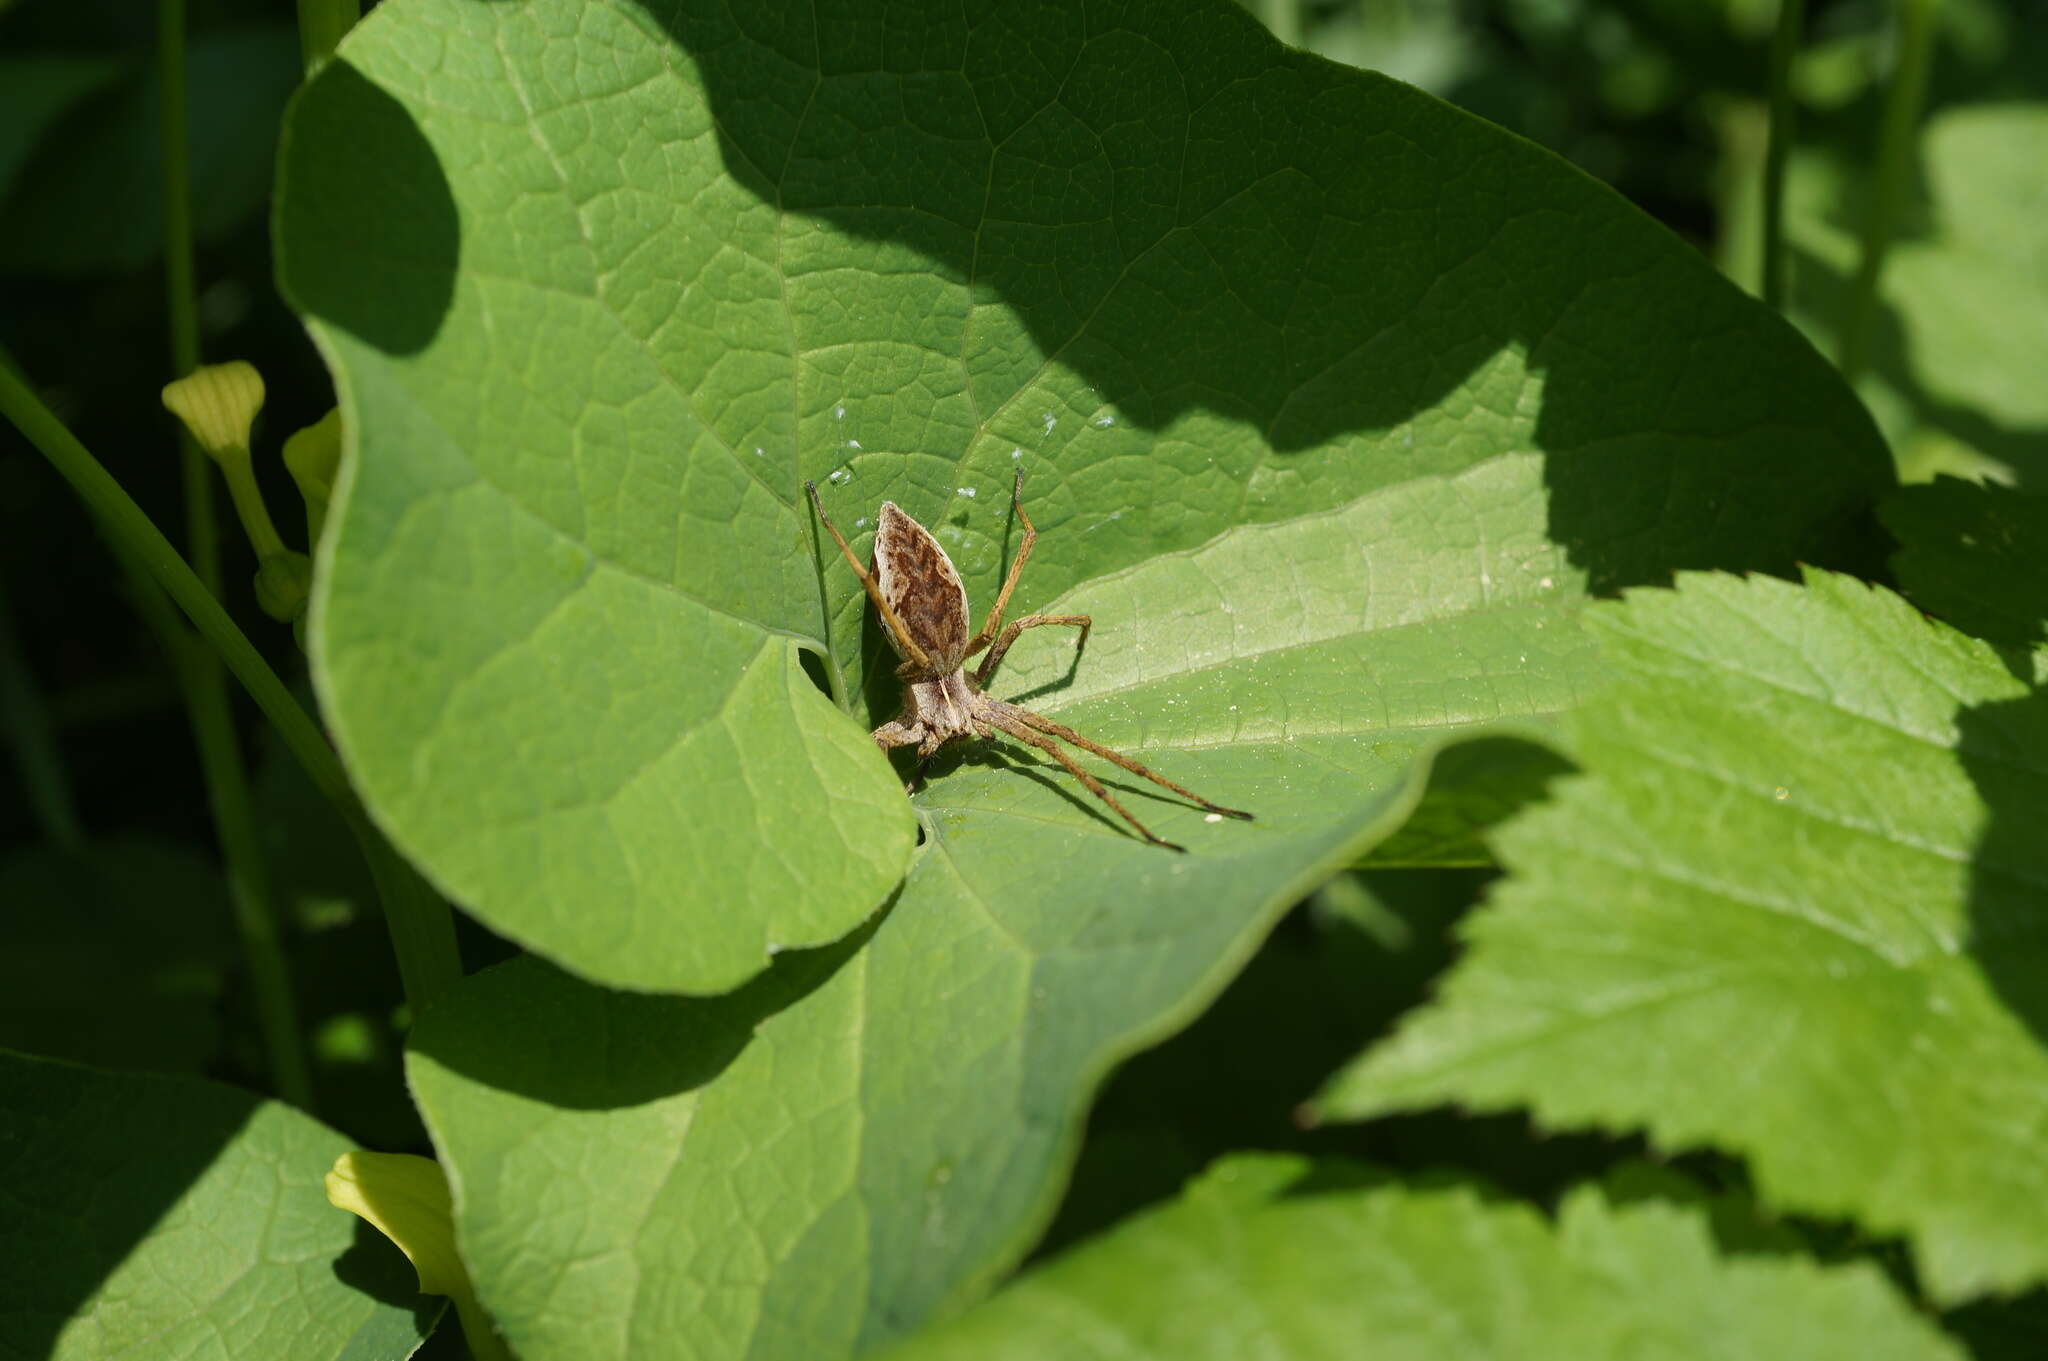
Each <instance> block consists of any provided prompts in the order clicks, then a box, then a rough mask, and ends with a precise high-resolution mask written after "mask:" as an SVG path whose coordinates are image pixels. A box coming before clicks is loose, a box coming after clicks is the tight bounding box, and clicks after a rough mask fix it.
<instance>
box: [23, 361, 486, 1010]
mask: <svg viewBox="0 0 2048 1361" xmlns="http://www.w3.org/2000/svg"><path fill="white" fill-rule="evenodd" d="M0 413H4V414H5V415H6V416H7V418H8V419H9V420H10V421H12V422H13V423H14V425H15V427H16V428H17V429H19V430H20V431H21V433H22V434H23V435H25V436H26V437H27V438H28V441H29V443H30V444H33V445H34V446H35V447H36V448H37V450H39V451H40V452H41V453H42V455H43V457H45V458H47V459H48V460H49V461H50V463H51V465H52V466H54V467H55V468H56V469H57V471H58V472H59V473H60V474H62V475H63V477H64V480H65V481H67V482H69V483H70V484H71V486H72V489H73V490H74V491H76V492H77V493H78V495H79V496H80V498H81V499H83V500H84V502H85V504H86V508H87V509H88V510H89V511H90V512H91V513H92V515H93V516H94V518H95V519H96V520H97V521H98V522H99V524H100V525H101V527H102V529H103V530H104V531H105V533H106V534H107V536H108V539H109V540H110V541H111V542H112V543H114V544H115V545H116V546H117V550H118V551H120V552H122V553H124V554H126V555H127V556H128V557H129V558H130V559H131V560H133V561H134V562H135V564H136V565H137V567H138V569H139V570H141V571H142V572H144V573H146V574H147V575H148V576H149V577H150V578H151V579H152V580H154V581H155V582H156V583H157V585H159V586H161V587H162V588H163V589H164V591H165V593H167V594H168V595H169V596H170V597H171V599H172V600H173V601H174V602H175V603H176V604H177V606H178V608H179V609H181V610H183V611H184V612H185V615H186V617H187V618H188V619H190V620H191V621H192V623H193V626H194V627H196V628H197V629H198V630H199V634H200V636H201V637H202V638H203V639H205V641H206V642H207V643H208V644H210V645H211V646H212V647H213V649H214V650H215V651H216V652H217V653H218V654H219V655H220V657H221V659H222V660H223V661H225V662H226V663H227V668H228V670H229V671H231V672H233V673H234V675H235V678H236V679H237V680H239V681H241V682H242V685H243V686H244V687H245V688H246V689H247V690H248V692H249V697H250V698H251V699H253V700H255V701H256V707H257V708H259V709H261V710H262V711H263V715H264V717H266V718H268V719H269V720H270V722H271V725H272V726H273V727H275V728H276V729H277V732H278V736H279V737H281V738H282V739H283V740H284V744H285V746H286V747H287V748H288V749H289V750H290V751H291V753H292V755H293V756H295V757H297V758H298V761H299V763H300V764H301V765H302V766H304V767H305V769H306V774H307V775H308V776H309V777H310V778H311V779H312V781H313V784H314V786H315V787H316V788H317V789H319V790H320V792H321V793H322V794H325V795H326V796H327V798H328V800H329V801H330V802H331V803H333V804H334V806H335V807H336V808H338V809H340V810H341V812H342V814H343V815H344V816H345V817H346V818H347V819H348V823H349V827H350V828H351V830H353V831H354V832H355V833H356V836H357V839H358V840H359V841H361V842H363V845H364V854H365V856H366V857H368V858H369V859H370V862H371V866H372V868H373V869H375V868H376V866H377V864H378V862H379V861H378V858H379V857H380V856H381V857H387V858H395V857H396V853H395V852H394V851H392V850H391V848H390V847H389V845H387V844H386V843H385V842H384V840H383V838H382V836H381V835H379V834H378V832H377V831H376V829H375V828H373V827H372V826H371V825H370V823H369V820H368V818H367V816H366V815H365V814H364V813H363V811H362V808H361V806H360V805H359V804H358V803H357V802H356V797H355V792H354V791H353V790H351V789H350V788H349V784H348V777H347V776H346V775H344V774H343V773H342V769H341V762H340V761H338V760H337V759H336V758H335V755H334V751H333V749H332V748H330V747H329V746H328V745H327V738H326V736H325V735H324V734H323V733H322V732H321V731H320V728H319V726H318V725H317V724H315V723H314V722H313V720H312V718H311V717H310V716H308V715H307V713H306V711H305V710H304V709H302V708H300V707H299V703H298V701H297V700H295V699H293V698H292V694H291V691H289V690H287V689H286V688H285V684H284V682H283V681H282V680H280V679H278V676H277V673H276V672H274V671H272V670H271V669H270V666H269V664H268V663H266V662H265V661H264V660H263V657H262V654H260V653H258V652H257V651H256V649H255V647H254V646H253V645H252V644H251V643H250V642H249V640H248V638H247V637H246V636H245V635H244V634H243V633H242V631H241V630H240V629H238V628H236V627H235V622H234V620H232V619H230V618H229V617H228V615H227V611H225V610H223V609H222V608H221V605H220V602H219V601H218V600H216V599H215V598H214V597H213V596H212V595H210V594H209V593H208V592H207V590H206V588H205V586H204V585H202V584H201V583H200V580H199V578H198V577H197V576H196V575H194V573H193V571H192V569H191V567H190V566H188V565H187V564H186V562H185V560H184V559H183V558H181V557H179V556H178V551H177V549H175V548H173V547H172V546H171V543H170V540H168V539H166V538H165V537H164V536H163V533H162V531H160V530H159V529H158V528H157V527H156V525H155V524H153V523H152V522H151V521H150V518H149V517H148V516H147V515H145V514H143V512H142V507H140V506H138V505H136V504H135V502H134V501H133V500H132V499H131V498H130V497H129V495H128V493H127V492H125V491H123V490H122V488H121V484H120V483H118V482H116V481H115V480H114V478H113V476H112V475H111V474H110V473H108V472H107V470H106V469H105V468H104V467H102V466H101V465H100V463H99V460H97V459H95V458H94V457H93V456H92V454H91V453H90V452H89V451H88V450H87V449H86V447H85V446H84V445H83V444H81V443H79V441H78V437H77V436H76V435H74V434H72V433H71V431H70V430H68V429H66V428H65V426H64V423H63V422H61V421H59V420H58V419H57V417H56V415H55V414H54V413H52V412H51V410H50V409H49V407H47V406H45V405H44V404H43V402H42V401H41V399H39V398H38V397H37V396H36V395H35V394H34V393H33V392H31V391H30V390H29V388H28V386H27V384H25V383H23V382H22V381H21V380H20V379H19V378H17V377H16V376H15V375H13V374H12V373H9V372H7V371H5V370H4V369H0ZM408 873H409V871H408ZM385 881H392V882H396V880H395V879H394V876H392V875H391V874H390V873H389V872H388V868H387V872H386V873H385V874H383V875H380V877H379V882H380V883H382V882H385ZM399 889H400V891H398V892H396V893H393V894H390V895H387V896H386V897H385V898H384V913H385V917H386V920H387V923H388V926H389V929H390V931H391V940H392V945H393V947H394V948H395V949H396V950H397V951H398V952H399V961H398V964H399V973H400V974H401V976H402V977H403V978H404V980H405V984H406V1000H407V1001H408V1002H409V1003H410V1004H411V1006H412V1010H413V1014H414V1015H415V1016H418V1015H420V1014H422V1013H423V1012H424V1011H425V1010H426V1008H427V1007H428V1006H430V1005H431V1004H432V1003H433V1002H434V1000H435V999H436V998H438V997H439V996H440V995H441V993H443V992H444V991H446V990H447V989H448V988H450V987H452V986H453V985H454V984H455V982H456V981H457V980H458V979H460V978H461V977H462V962H461V958H460V956H459V954H458V953H457V951H456V946H455V923H454V919H453V918H452V917H451V916H450V914H449V911H448V907H447V904H445V903H443V902H442V901H441V900H440V898H439V897H438V896H436V895H434V894H433V893H432V892H431V891H430V890H426V889H425V886H424V885H421V886H419V889H418V890H417V891H406V889H405V886H404V885H402V884H401V885H400V886H399Z"/></svg>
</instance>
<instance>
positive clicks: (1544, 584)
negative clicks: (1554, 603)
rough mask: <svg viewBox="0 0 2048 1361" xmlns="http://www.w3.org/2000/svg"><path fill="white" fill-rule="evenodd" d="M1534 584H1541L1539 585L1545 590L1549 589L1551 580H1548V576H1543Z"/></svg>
mask: <svg viewBox="0 0 2048 1361" xmlns="http://www.w3.org/2000/svg"><path fill="white" fill-rule="evenodd" d="M1536 584H1537V585H1538V586H1541V587H1542V588H1543V589H1544V590H1546V591H1547V590H1549V589H1550V585H1551V582H1550V578H1549V577H1545V578H1543V580H1541V581H1539V582H1537V583H1536Z"/></svg>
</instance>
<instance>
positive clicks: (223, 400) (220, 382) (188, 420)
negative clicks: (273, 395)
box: [164, 359, 263, 463]
mask: <svg viewBox="0 0 2048 1361" xmlns="http://www.w3.org/2000/svg"><path fill="white" fill-rule="evenodd" d="M164 406H165V407H166V408H167V409H168V410H169V411H170V413H171V414H172V415H174V416H176V417H177V418H178V419H179V420H181V421H183V422H184V423H185V428H186V429H187V430H189V431H191V432H192V438H193V439H194V440H196V441H198V443H199V447H200V448H201V449H204V450H205V451H206V456H207V457H208V458H211V459H212V460H214V461H215V462H216V463H218V462H221V461H222V460H223V459H225V458H236V457H239V458H240V459H241V460H242V461H243V462H244V463H246V462H247V461H248V458H249V428H250V427H251V426H253V425H254V424H255V423H256V413H257V412H259V411H261V410H262V409H263V375H262V374H260V373H258V372H256V370H255V368H254V366H252V365H249V364H244V363H243V362H242V361H241V360H239V359H238V360H236V361H234V362H233V363H231V364H207V365H204V366H202V367H200V368H198V369H195V370H193V371H192V372H191V373H189V374H187V375H186V376H185V377H183V378H180V379H178V381H176V382H175V383H166V384H165V385H164Z"/></svg>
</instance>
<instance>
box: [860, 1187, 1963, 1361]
mask: <svg viewBox="0 0 2048 1361" xmlns="http://www.w3.org/2000/svg"><path fill="white" fill-rule="evenodd" d="M1963 1355H1964V1353H1963V1351H1962V1349H1961V1348H1960V1347H1958V1346H1957V1345H1956V1344H1955V1343H1953V1342H1952V1341H1950V1340H1949V1339H1947V1338H1944V1337H1943V1336H1942V1335H1941V1334H1940V1332H1939V1331H1938V1330H1937V1329H1935V1327H1934V1326H1933V1325H1932V1324H1930V1323H1929V1322H1927V1320H1925V1319H1923V1318H1921V1317H1919V1316H1918V1315H1917V1314H1916V1313H1915V1312H1914V1310H1913V1307H1912V1305H1911V1304H1909V1303H1908V1302H1907V1301H1906V1300H1905V1299H1903V1298H1902V1297H1901V1296H1900V1295H1899V1294H1898V1293H1897V1292H1896V1291H1895V1290H1894V1289H1893V1288H1892V1286H1891V1284H1890V1283H1889V1282H1888V1281H1886V1280H1885V1278H1884V1276H1883V1274H1882V1273H1881V1272H1879V1271H1878V1270H1877V1269H1876V1267H1874V1266H1872V1265H1869V1264H1859V1265H1855V1266H1849V1267H1834V1268H1821V1267H1817V1266H1815V1265H1814V1264H1813V1263H1811V1262H1806V1261H1799V1260H1795V1259H1792V1258H1789V1257H1762V1256H1758V1257H1731V1256H1723V1255H1721V1254H1720V1253H1718V1252H1717V1251H1716V1250H1715V1245H1714V1241H1713V1237H1712V1235H1711V1234H1710V1232H1709V1230H1708V1225H1707V1220H1706V1216H1705V1215H1704V1214H1702V1213H1700V1212H1699V1211H1698V1210H1696V1209H1694V1208H1692V1207H1690V1206H1680V1205H1673V1204H1670V1203H1667V1202H1659V1201H1643V1202H1639V1203H1636V1204H1632V1205H1624V1206H1616V1205H1613V1204H1610V1203H1609V1201H1608V1199H1607V1198H1606V1197H1605V1196H1604V1195H1603V1194H1602V1193H1601V1192H1599V1191H1597V1190H1594V1189H1591V1188H1584V1189H1580V1190H1578V1191H1575V1192H1573V1193H1572V1194H1571V1195H1570V1196H1569V1197H1568V1198H1567V1199H1566V1200H1565V1202H1564V1205H1563V1207H1562V1208H1561V1210H1560V1212H1559V1214H1558V1220H1557V1223H1556V1224H1555V1225H1552V1224H1551V1223H1549V1222H1548V1221H1547V1220H1545V1218H1544V1217H1543V1216H1542V1215H1539V1214H1537V1213H1536V1212H1535V1211H1534V1210H1532V1209H1531V1208H1529V1207H1527V1206H1523V1205H1515V1204H1501V1203H1489V1201H1488V1200H1487V1199H1485V1198H1484V1197H1483V1196H1482V1195H1481V1194H1479V1193H1478V1192H1477V1191H1476V1190H1475V1188H1472V1187H1469V1186H1450V1187H1437V1188H1432V1189H1428V1190H1422V1189H1411V1188H1408V1187H1404V1186H1401V1185H1399V1184H1395V1183H1390V1182H1386V1181H1384V1180H1382V1179H1381V1178H1378V1177H1375V1176H1373V1175H1372V1174H1370V1173H1367V1172H1365V1171H1364V1170H1363V1169H1358V1168H1353V1167H1347V1166H1344V1165H1341V1164H1335V1165H1331V1164H1324V1165H1318V1164H1314V1163H1310V1162H1308V1161H1306V1160H1303V1159H1297V1158H1282V1157H1266V1158H1250V1157H1246V1158H1236V1159H1232V1160H1231V1161H1229V1162H1225V1163H1222V1164H1220V1165H1218V1166H1217V1167H1216V1168H1214V1169H1212V1170H1211V1171H1210V1172H1209V1173H1208V1175H1207V1176H1205V1177H1204V1178H1203V1179H1202V1180H1201V1181H1199V1182H1197V1183H1195V1184H1194V1185H1193V1186H1191V1187H1190V1188H1189V1189H1188V1191H1187V1192H1186V1193H1185V1194H1184V1195H1183V1197H1182V1198H1181V1199H1180V1200H1179V1201H1178V1202H1177V1203H1175V1204H1173V1205H1171V1206H1169V1207H1167V1208H1165V1209H1162V1210H1159V1211H1157V1212H1155V1213H1152V1214H1148V1215H1146V1216H1145V1217H1143V1218H1142V1219H1139V1220H1136V1221H1134V1222H1132V1223H1129V1224H1127V1225H1125V1226H1123V1227H1122V1228H1119V1229H1117V1230H1116V1231H1115V1232H1113V1233H1110V1234H1108V1235H1106V1236H1104V1237H1103V1238H1101V1239H1099V1240H1097V1241H1095V1242H1093V1243H1090V1244H1088V1245H1087V1246H1085V1247H1083V1248H1080V1249H1078V1250H1076V1251H1074V1252H1072V1253H1070V1254H1068V1255H1067V1256H1065V1257H1063V1258H1061V1259H1059V1260H1058V1261H1056V1262H1054V1263H1052V1264H1051V1265H1049V1266H1046V1267H1043V1268H1041V1269H1040V1270H1038V1271H1035V1272H1032V1273H1031V1274H1030V1275H1028V1276H1026V1277H1024V1278H1023V1279H1021V1280H1019V1281H1018V1282H1016V1283H1015V1284H1014V1285H1011V1286H1009V1287H1008V1288H1007V1289H1005V1290H1003V1291H1002V1293H1000V1294H999V1295H997V1296H996V1297H995V1298H994V1299H991V1300H989V1301H988V1302H987V1303H986V1304H983V1305H981V1306H979V1307H978V1308H976V1309H974V1310H973V1311H971V1312H970V1313H968V1314H967V1315H966V1316H964V1317H962V1318H960V1319H958V1320H957V1321H955V1322H953V1323H951V1324H949V1325H947V1326H944V1327H940V1328H937V1329H934V1330H933V1331H931V1332H929V1333H927V1334H926V1335H924V1336H923V1337H920V1338H917V1339H915V1340H913V1341H912V1342H911V1343H909V1344H908V1345H906V1346H902V1347H898V1348H896V1349H894V1350H892V1351H890V1352H889V1353H888V1356H889V1357H890V1358H892V1361H948V1359H949V1358H958V1359H959V1361H967V1358H974V1361H984V1358H986V1359H987V1361H1001V1359H1002V1358H1007V1357H1015V1358H1019V1361H1023V1358H1042V1357H1059V1358H1061V1361H1090V1358H1102V1359H1103V1361H1151V1359H1152V1358H1157V1359H1158V1361H1204V1359H1205V1358H1216V1361H1240V1359H1241V1358H1248V1357H1258V1358H1273V1359H1274V1361H1281V1359H1282V1358H1285V1361H1318V1359H1319V1358H1329V1359H1330V1361H1359V1359H1360V1358H1370V1359H1371V1361H1458V1359H1459V1358H1471V1359H1472V1361H1491V1358H1495V1357H1502V1356H1527V1357H1571V1358H1574V1361H1603V1359H1604V1358H1612V1359H1613V1361H1636V1359H1637V1358H1642V1357H1652V1356H1654V1357H1658V1358H1665V1359H1667V1361H1708V1359H1709V1358H1726V1359H1727V1361H1750V1359H1751V1358H1755V1357H1763V1356H1782V1357H1793V1356H1796V1357H1799V1358H1801V1361H1830V1359H1831V1358H1839V1359H1840V1361H1852V1358H1853V1361H1873V1359H1874V1358H1880V1357H1882V1358H1887V1359H1888V1361H1908V1358H1912V1359H1914V1361H1937V1359H1939V1361H1961V1358H1962V1357H1963Z"/></svg>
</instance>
